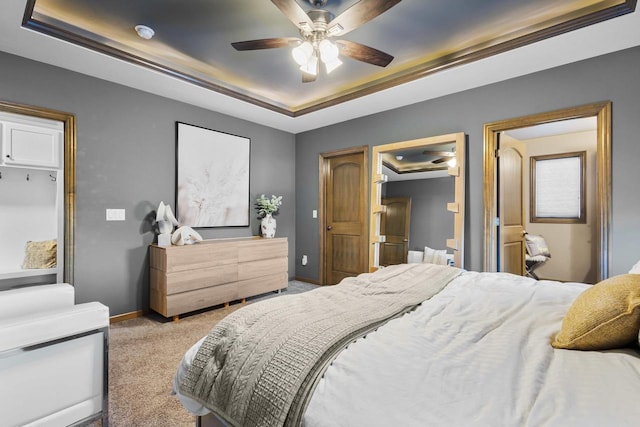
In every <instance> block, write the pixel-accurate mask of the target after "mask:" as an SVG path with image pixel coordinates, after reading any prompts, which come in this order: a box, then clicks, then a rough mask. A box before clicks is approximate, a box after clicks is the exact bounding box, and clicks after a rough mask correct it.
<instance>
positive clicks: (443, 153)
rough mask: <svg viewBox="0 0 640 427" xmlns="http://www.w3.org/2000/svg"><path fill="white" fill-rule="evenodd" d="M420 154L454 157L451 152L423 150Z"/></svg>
mask: <svg viewBox="0 0 640 427" xmlns="http://www.w3.org/2000/svg"><path fill="white" fill-rule="evenodd" d="M422 154H426V155H427V156H434V157H435V156H445V157H453V156H455V155H456V153H455V152H453V151H429V150H425V151H423V152H422Z"/></svg>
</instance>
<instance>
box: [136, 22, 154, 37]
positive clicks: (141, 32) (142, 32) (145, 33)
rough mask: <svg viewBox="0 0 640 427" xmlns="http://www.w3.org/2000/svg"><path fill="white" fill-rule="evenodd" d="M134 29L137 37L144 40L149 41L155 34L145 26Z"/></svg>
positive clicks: (137, 26)
mask: <svg viewBox="0 0 640 427" xmlns="http://www.w3.org/2000/svg"><path fill="white" fill-rule="evenodd" d="M135 29H136V33H138V36H140V37H141V38H143V39H145V40H149V39H150V38H151V37H153V35H154V34H155V33H156V32H155V31H153V29H152V28H149V27H147V26H146V25H136V26H135Z"/></svg>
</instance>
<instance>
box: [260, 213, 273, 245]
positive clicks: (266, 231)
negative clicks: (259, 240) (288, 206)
mask: <svg viewBox="0 0 640 427" xmlns="http://www.w3.org/2000/svg"><path fill="white" fill-rule="evenodd" d="M260 229H261V230H262V237H265V238H267V239H271V238H273V237H275V236H276V219H275V218H274V217H273V216H272V215H271V214H267V215H266V216H265V217H264V218H262V221H261V223H260Z"/></svg>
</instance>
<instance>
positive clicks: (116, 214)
mask: <svg viewBox="0 0 640 427" xmlns="http://www.w3.org/2000/svg"><path fill="white" fill-rule="evenodd" d="M124 219H125V210H124V209H107V221H124Z"/></svg>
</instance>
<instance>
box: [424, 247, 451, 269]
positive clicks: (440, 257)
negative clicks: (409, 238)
mask: <svg viewBox="0 0 640 427" xmlns="http://www.w3.org/2000/svg"><path fill="white" fill-rule="evenodd" d="M422 262H428V263H431V264H440V265H447V250H446V249H441V250H440V249H431V248H430V247H429V246H425V247H424V258H422Z"/></svg>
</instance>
